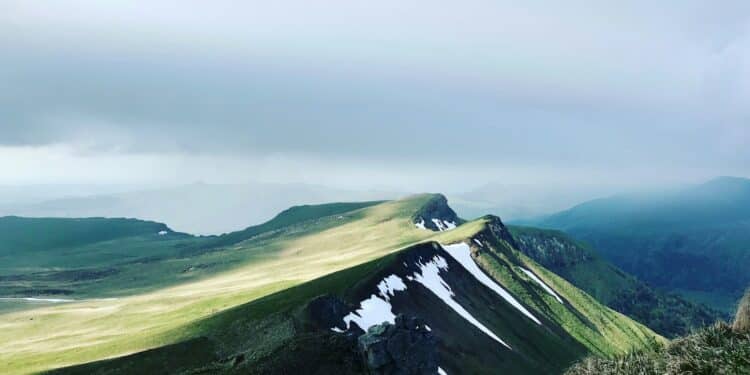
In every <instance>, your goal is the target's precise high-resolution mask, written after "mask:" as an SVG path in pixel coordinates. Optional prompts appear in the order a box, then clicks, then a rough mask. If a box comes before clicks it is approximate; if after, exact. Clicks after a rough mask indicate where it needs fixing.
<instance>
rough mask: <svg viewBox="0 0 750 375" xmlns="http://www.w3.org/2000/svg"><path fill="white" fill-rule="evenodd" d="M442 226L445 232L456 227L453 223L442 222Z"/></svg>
mask: <svg viewBox="0 0 750 375" xmlns="http://www.w3.org/2000/svg"><path fill="white" fill-rule="evenodd" d="M443 224H445V230H451V229H453V228H455V227H456V222H455V221H448V220H443Z"/></svg>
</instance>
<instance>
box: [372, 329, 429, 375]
mask: <svg viewBox="0 0 750 375" xmlns="http://www.w3.org/2000/svg"><path fill="white" fill-rule="evenodd" d="M358 341H359V350H360V352H361V353H362V356H363V359H364V362H365V365H366V367H367V369H368V371H369V373H370V374H374V375H407V374H414V375H434V374H437V371H438V352H437V340H436V339H435V336H434V335H433V334H432V333H431V332H429V331H428V330H427V329H426V328H425V325H424V323H423V322H422V321H421V319H418V318H415V317H406V316H404V315H399V316H397V317H396V323H395V324H389V323H383V324H380V325H377V326H374V327H371V328H370V329H369V330H368V331H367V333H365V334H364V335H362V336H360V337H359V340H358Z"/></svg>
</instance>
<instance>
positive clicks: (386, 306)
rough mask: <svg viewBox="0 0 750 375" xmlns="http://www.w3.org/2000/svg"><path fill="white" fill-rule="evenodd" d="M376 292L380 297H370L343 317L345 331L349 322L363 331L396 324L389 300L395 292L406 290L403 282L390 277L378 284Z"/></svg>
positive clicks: (395, 277)
mask: <svg viewBox="0 0 750 375" xmlns="http://www.w3.org/2000/svg"><path fill="white" fill-rule="evenodd" d="M378 290H379V293H378V294H379V295H380V296H376V295H374V294H373V295H371V296H370V298H368V299H366V300H364V301H362V302H360V303H359V307H360V308H359V309H357V310H356V311H354V312H351V313H349V315H347V316H345V317H344V323H346V328H347V329H349V327H350V325H351V322H355V323H357V325H358V326H359V328H362V329H363V330H365V331H367V330H368V329H369V328H370V327H372V326H374V325H377V324H381V323H383V322H389V323H391V324H393V323H395V322H396V315H394V314H393V310H392V306H391V304H390V300H391V296H393V295H395V293H396V292H397V291H402V290H406V284H404V280H402V279H401V278H400V277H398V276H396V275H390V276H388V277H386V278H384V279H383V280H382V281H381V282H380V283H378ZM381 297H382V298H381ZM334 328H336V327H334ZM334 328H331V330H334V331H335V332H339V331H340V332H343V330H340V329H339V330H338V331H336V330H335V329H334ZM336 329H338V328H336Z"/></svg>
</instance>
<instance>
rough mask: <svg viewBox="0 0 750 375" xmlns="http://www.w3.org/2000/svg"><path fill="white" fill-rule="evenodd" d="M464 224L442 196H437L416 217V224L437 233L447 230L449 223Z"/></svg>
mask: <svg viewBox="0 0 750 375" xmlns="http://www.w3.org/2000/svg"><path fill="white" fill-rule="evenodd" d="M435 221H437V222H435ZM462 222H463V221H462V220H461V219H460V218H459V217H458V215H456V212H455V211H453V209H452V208H450V206H448V199H446V198H445V196H444V195H442V194H437V195H435V197H434V198H432V199H431V200H430V201H429V202H427V204H425V205H424V206H423V207H422V209H420V210H419V212H417V213H416V215H414V224H417V223H421V224H422V225H424V227H425V228H426V229H429V230H433V231H436V232H437V231H441V230H444V229H446V227H447V223H451V224H453V225H459V224H461V223H462Z"/></svg>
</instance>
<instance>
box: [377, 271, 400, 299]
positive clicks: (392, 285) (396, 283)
mask: <svg viewBox="0 0 750 375" xmlns="http://www.w3.org/2000/svg"><path fill="white" fill-rule="evenodd" d="M378 290H380V295H381V296H383V298H385V300H386V301H390V300H391V297H390V296H392V295H394V294H395V293H396V291H399V290H406V284H404V280H401V278H400V277H398V276H396V275H390V276H388V277H386V278H385V279H383V281H381V282H380V283H379V284H378Z"/></svg>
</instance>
